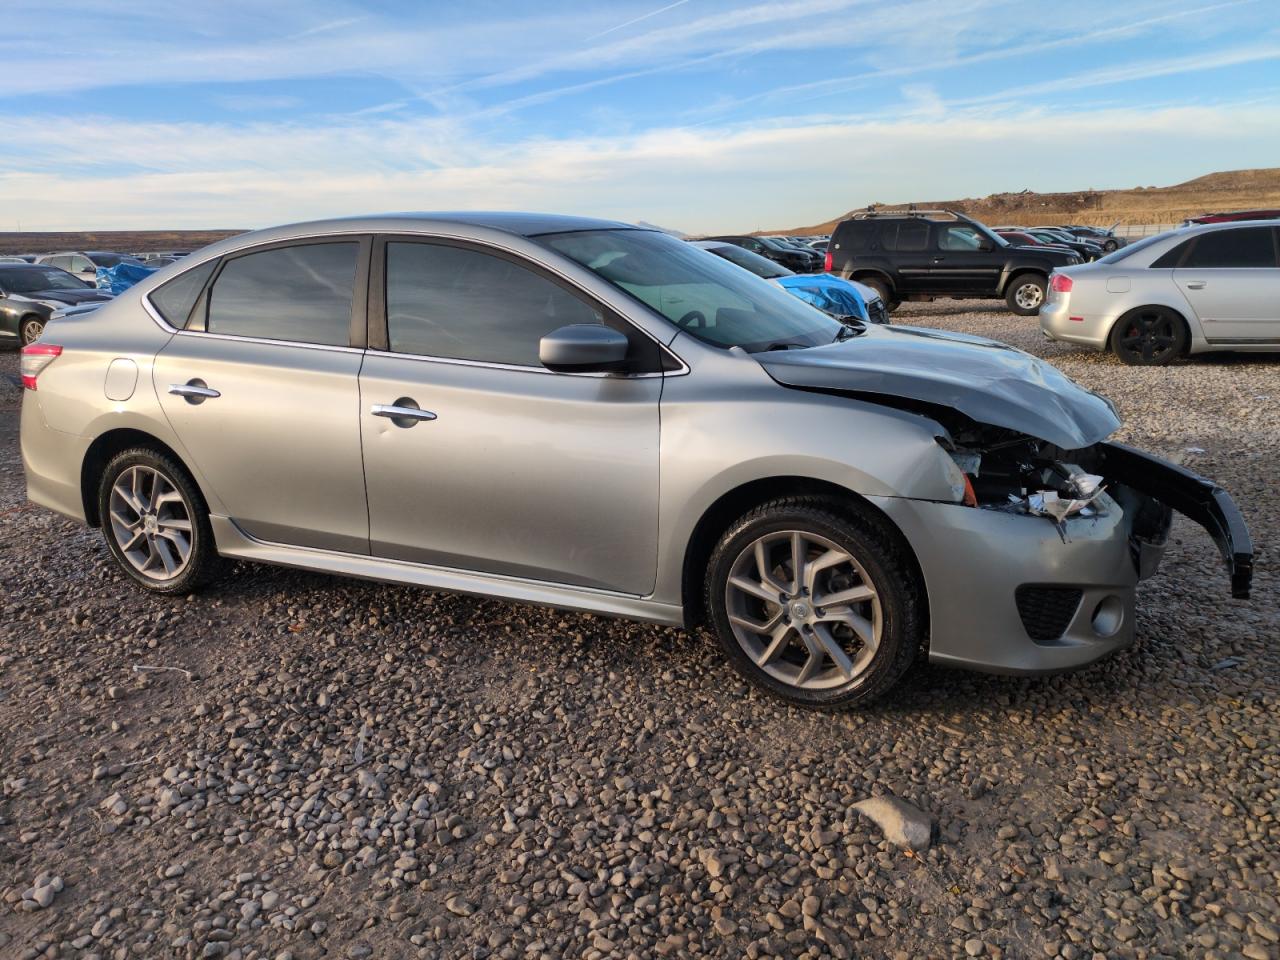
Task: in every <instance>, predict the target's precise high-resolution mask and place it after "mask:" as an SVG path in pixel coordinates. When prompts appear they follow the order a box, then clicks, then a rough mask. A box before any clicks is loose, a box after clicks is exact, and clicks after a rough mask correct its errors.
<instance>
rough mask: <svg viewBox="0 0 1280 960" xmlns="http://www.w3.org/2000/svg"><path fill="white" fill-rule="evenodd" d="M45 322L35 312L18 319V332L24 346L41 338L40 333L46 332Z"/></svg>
mask: <svg viewBox="0 0 1280 960" xmlns="http://www.w3.org/2000/svg"><path fill="white" fill-rule="evenodd" d="M44 323H45V322H44V320H43V319H42V318H41V317H37V316H36V315H35V314H28V315H27V316H25V317H23V318H22V319H21V320H19V321H18V333H19V335H20V336H21V338H22V345H23V346H24V347H27V346H30V345H31V344H33V343H35V342H36V341H37V340H39V339H40V334H42V333H44Z"/></svg>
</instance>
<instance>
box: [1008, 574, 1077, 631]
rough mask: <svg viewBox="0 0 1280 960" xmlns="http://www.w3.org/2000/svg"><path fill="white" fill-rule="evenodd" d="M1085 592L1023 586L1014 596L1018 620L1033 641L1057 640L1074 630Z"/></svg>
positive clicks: (1060, 588) (1066, 588) (1074, 588)
mask: <svg viewBox="0 0 1280 960" xmlns="http://www.w3.org/2000/svg"><path fill="white" fill-rule="evenodd" d="M1083 596H1084V591H1083V590H1080V589H1078V588H1076V587H1036V586H1031V585H1030V584H1025V583H1024V584H1023V585H1022V586H1020V587H1018V589H1017V590H1015V591H1014V592H1013V597H1014V600H1015V601H1016V602H1017V604H1018V616H1020V617H1021V618H1022V626H1023V628H1024V629H1025V630H1026V631H1027V636H1029V637H1030V638H1031V639H1032V640H1040V641H1042V642H1047V641H1050V640H1057V639H1058V638H1059V637H1061V636H1062V635H1063V634H1064V633H1066V632H1067V627H1069V626H1071V619H1072V618H1073V617H1074V616H1075V615H1076V611H1077V610H1078V609H1080V598H1081V597H1083Z"/></svg>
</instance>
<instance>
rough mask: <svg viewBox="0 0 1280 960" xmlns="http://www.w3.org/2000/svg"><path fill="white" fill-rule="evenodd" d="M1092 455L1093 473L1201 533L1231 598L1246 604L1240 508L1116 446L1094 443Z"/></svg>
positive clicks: (1245, 531) (1200, 482)
mask: <svg viewBox="0 0 1280 960" xmlns="http://www.w3.org/2000/svg"><path fill="white" fill-rule="evenodd" d="M1097 450H1098V460H1099V462H1098V465H1097V468H1096V472H1097V473H1099V474H1101V475H1102V476H1104V477H1106V478H1107V479H1108V480H1110V481H1113V482H1115V483H1122V484H1124V485H1125V486H1127V487H1130V488H1132V489H1134V490H1137V491H1138V492H1140V493H1145V494H1146V495H1147V496H1149V497H1152V498H1153V499H1155V500H1158V501H1160V502H1161V503H1163V504H1165V505H1166V506H1168V507H1170V508H1172V509H1174V510H1176V511H1177V512H1178V513H1180V514H1182V515H1183V516H1185V517H1186V518H1187V519H1189V520H1193V521H1195V522H1196V523H1198V524H1200V526H1202V527H1204V528H1205V530H1206V531H1208V533H1209V536H1210V537H1212V538H1213V542H1214V543H1215V544H1217V546H1218V551H1219V552H1220V553H1221V554H1222V560H1223V563H1224V564H1225V565H1226V569H1227V575H1228V576H1229V577H1230V578H1231V596H1233V597H1235V598H1236V599H1239V600H1247V599H1248V598H1249V590H1250V588H1251V586H1252V583H1253V540H1252V538H1251V537H1250V536H1249V528H1248V527H1247V526H1245V522H1244V517H1243V516H1241V514H1240V508H1239V507H1237V506H1236V504H1235V501H1234V500H1232V499H1231V495H1230V494H1229V493H1227V491H1226V490H1224V489H1222V487H1220V486H1218V485H1217V484H1216V483H1214V482H1213V481H1212V480H1208V479H1206V478H1204V477H1202V476H1200V475H1199V474H1196V473H1192V472H1191V471H1190V470H1187V469H1186V468H1184V467H1180V466H1178V465H1177V464H1174V463H1170V462H1169V461H1168V460H1161V459H1160V458H1159V457H1153V456H1152V455H1151V454H1149V453H1143V452H1142V451H1141V450H1135V449H1134V448H1133V447H1128V446H1125V445H1124V444H1122V443H1100V444H1098V446H1097Z"/></svg>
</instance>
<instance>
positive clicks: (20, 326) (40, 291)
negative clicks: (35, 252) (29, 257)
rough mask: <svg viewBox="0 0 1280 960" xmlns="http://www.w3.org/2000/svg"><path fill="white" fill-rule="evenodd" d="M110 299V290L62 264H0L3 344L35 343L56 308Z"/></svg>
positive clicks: (0, 309)
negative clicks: (75, 274) (86, 279)
mask: <svg viewBox="0 0 1280 960" xmlns="http://www.w3.org/2000/svg"><path fill="white" fill-rule="evenodd" d="M110 299H111V294H110V293H109V292H105V291H101V290H98V289H97V287H95V286H94V285H93V284H89V283H86V282H85V281H83V280H81V279H80V278H79V277H76V276H74V275H73V274H70V273H68V272H67V271H66V270H63V269H61V268H59V267H55V266H50V265H48V264H42V263H26V262H25V261H19V262H18V263H0V343H3V344H9V345H12V346H26V345H27V344H29V343H34V342H35V341H36V340H37V339H39V337H40V334H41V332H42V331H43V330H44V327H45V324H46V323H48V322H49V320H50V319H51V318H52V317H53V315H54V314H55V313H56V312H57V311H59V310H63V309H65V308H67V307H70V306H79V305H81V304H89V303H100V302H102V301H106V300H110Z"/></svg>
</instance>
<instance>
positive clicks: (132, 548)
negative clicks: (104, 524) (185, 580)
mask: <svg viewBox="0 0 1280 960" xmlns="http://www.w3.org/2000/svg"><path fill="white" fill-rule="evenodd" d="M109 510H110V514H111V517H110V522H111V534H112V536H113V537H114V538H115V542H116V545H117V546H118V547H119V548H120V553H121V555H122V556H123V557H124V558H125V559H126V560H128V561H129V563H130V564H132V566H133V568H134V569H135V570H137V571H138V572H139V573H140V574H142V575H143V576H144V577H146V578H147V579H148V580H154V581H157V582H163V581H167V580H173V579H174V578H175V577H178V576H180V575H181V574H182V572H183V571H184V570H185V569H186V568H187V564H188V563H190V561H191V544H192V533H193V530H192V514H191V507H190V505H189V504H188V503H187V501H186V499H185V498H184V497H183V496H182V493H181V492H180V491H179V490H178V488H177V487H176V486H175V485H174V484H173V482H172V481H171V480H170V479H169V478H168V477H166V476H165V475H164V474H162V473H161V472H160V471H158V470H155V469H153V468H152V467H147V466H132V467H129V468H128V469H126V470H124V471H122V472H121V474H120V475H119V476H118V477H116V481H115V483H114V484H112V486H111V496H110V501H109Z"/></svg>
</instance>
